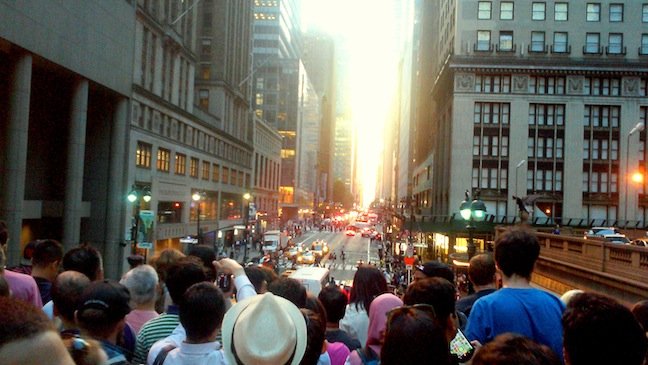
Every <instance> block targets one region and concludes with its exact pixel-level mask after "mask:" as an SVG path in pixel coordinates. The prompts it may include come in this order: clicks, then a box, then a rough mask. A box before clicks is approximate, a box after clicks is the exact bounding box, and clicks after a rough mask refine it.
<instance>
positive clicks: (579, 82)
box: [567, 75, 585, 95]
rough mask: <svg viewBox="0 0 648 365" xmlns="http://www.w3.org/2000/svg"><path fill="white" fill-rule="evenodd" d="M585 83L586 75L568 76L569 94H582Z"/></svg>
mask: <svg viewBox="0 0 648 365" xmlns="http://www.w3.org/2000/svg"><path fill="white" fill-rule="evenodd" d="M584 84H585V77H584V76H572V75H570V76H567V94H568V95H582V94H583V85H584Z"/></svg>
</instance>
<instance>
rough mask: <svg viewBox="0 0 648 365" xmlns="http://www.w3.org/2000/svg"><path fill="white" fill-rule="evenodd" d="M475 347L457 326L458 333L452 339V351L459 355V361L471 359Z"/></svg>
mask: <svg viewBox="0 0 648 365" xmlns="http://www.w3.org/2000/svg"><path fill="white" fill-rule="evenodd" d="M474 352H475V348H474V347H473V345H471V344H470V341H468V339H467V338H466V336H465V335H464V334H463V332H461V330H460V329H458V328H457V335H456V336H455V338H453V339H452V341H450V353H451V354H453V355H455V356H457V358H458V359H459V362H466V361H468V360H470V358H471V357H472V355H473V353H474Z"/></svg>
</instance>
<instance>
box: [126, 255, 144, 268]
mask: <svg viewBox="0 0 648 365" xmlns="http://www.w3.org/2000/svg"><path fill="white" fill-rule="evenodd" d="M126 261H128V265H129V266H130V268H131V269H134V268H136V267H138V266H140V265H142V264H144V256H142V255H130V256H128V257H127V258H126Z"/></svg>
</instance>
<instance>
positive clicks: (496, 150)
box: [415, 0, 648, 227]
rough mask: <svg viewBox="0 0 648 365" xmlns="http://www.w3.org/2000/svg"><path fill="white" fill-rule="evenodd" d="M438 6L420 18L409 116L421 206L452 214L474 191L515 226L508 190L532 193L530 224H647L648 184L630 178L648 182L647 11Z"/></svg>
mask: <svg viewBox="0 0 648 365" xmlns="http://www.w3.org/2000/svg"><path fill="white" fill-rule="evenodd" d="M434 6H438V7H437V8H436V9H435V8H434ZM434 6H427V7H426V10H425V18H424V20H423V22H422V23H423V24H425V28H424V30H423V31H422V32H426V33H428V34H425V35H422V37H424V39H425V43H426V44H422V45H421V46H422V47H426V48H427V49H428V50H435V47H438V49H436V51H437V54H436V55H437V56H436V57H435V59H433V60H432V61H434V60H436V62H434V64H433V65H432V66H431V67H430V69H429V70H425V72H431V74H430V75H427V76H426V80H428V81H426V83H429V80H435V81H434V82H433V83H430V88H429V89H428V90H421V93H422V94H423V95H424V94H428V93H429V95H430V98H429V99H428V100H429V102H430V105H431V107H430V108H429V116H425V115H420V118H419V119H418V121H417V123H418V125H417V131H418V133H417V136H418V138H417V141H416V144H417V148H416V151H417V153H418V155H417V156H416V160H417V162H419V166H418V170H417V171H418V173H419V175H418V178H417V179H415V185H417V184H418V185H421V184H429V187H427V188H425V189H422V188H421V189H419V190H418V193H417V194H415V198H416V200H417V201H418V203H419V205H420V206H425V207H427V208H429V212H430V213H431V214H433V215H450V214H452V213H455V212H457V211H458V210H459V206H460V204H461V202H462V200H463V199H464V191H465V190H469V191H475V190H477V189H479V190H481V199H482V200H483V201H484V202H485V203H486V207H487V212H488V214H491V215H494V216H495V218H494V219H496V220H497V221H502V220H503V219H508V221H509V222H510V221H511V220H512V219H513V218H514V217H515V216H516V215H517V211H518V208H517V207H516V205H515V201H514V200H513V199H512V197H513V196H514V195H516V196H526V195H528V194H540V197H539V198H538V199H537V200H536V206H537V209H536V211H535V213H534V216H535V217H545V216H546V217H548V218H549V220H550V221H554V222H556V223H560V224H563V225H568V224H570V222H572V223H573V222H578V221H581V220H585V221H589V222H596V223H597V224H598V223H606V224H616V225H619V226H624V225H626V224H627V221H630V225H632V226H634V225H636V224H639V226H642V227H643V226H645V222H646V221H647V219H648V217H647V215H648V200H647V196H646V191H647V190H646V189H647V187H648V186H647V185H646V180H645V179H644V180H643V182H641V183H637V182H634V181H633V180H631V175H632V174H633V173H635V172H641V173H642V174H643V175H644V176H645V174H646V161H647V159H646V131H645V130H642V128H641V126H642V125H641V124H639V125H638V123H646V117H647V116H648V102H647V101H646V89H647V85H648V69H647V68H646V67H645V57H647V56H648V5H646V4H643V3H641V2H637V1H616V0H615V1H599V2H595V3H592V2H574V1H570V2H567V1H557V2H544V1H537V2H536V1H534V2H519V1H516V2H514V1H470V2H469V1H452V0H445V1H440V2H438V4H436V5H434ZM421 53H422V54H423V52H421ZM426 140H429V142H426ZM418 146H421V148H418ZM425 168H428V169H429V170H430V171H431V173H428V174H424V173H422V172H423V171H424V169H425ZM424 197H426V198H424ZM426 199H427V200H426ZM570 219H571V220H570ZM573 224H576V223H573Z"/></svg>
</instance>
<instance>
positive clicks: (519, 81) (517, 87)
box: [511, 75, 529, 94]
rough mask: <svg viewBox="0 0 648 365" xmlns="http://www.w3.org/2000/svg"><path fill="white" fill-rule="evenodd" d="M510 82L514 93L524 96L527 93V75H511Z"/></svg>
mask: <svg viewBox="0 0 648 365" xmlns="http://www.w3.org/2000/svg"><path fill="white" fill-rule="evenodd" d="M511 82H512V84H513V92H514V93H523V94H524V93H528V92H529V75H513V76H512V79H511Z"/></svg>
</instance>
